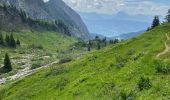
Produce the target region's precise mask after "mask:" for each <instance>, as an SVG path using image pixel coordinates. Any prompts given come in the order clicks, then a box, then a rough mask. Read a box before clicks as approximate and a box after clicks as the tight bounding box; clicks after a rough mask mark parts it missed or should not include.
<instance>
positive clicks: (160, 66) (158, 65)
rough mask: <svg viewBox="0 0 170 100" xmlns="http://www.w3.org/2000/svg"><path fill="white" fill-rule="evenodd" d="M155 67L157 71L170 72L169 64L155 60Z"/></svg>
mask: <svg viewBox="0 0 170 100" xmlns="http://www.w3.org/2000/svg"><path fill="white" fill-rule="evenodd" d="M155 68H156V71H157V73H163V74H170V64H165V63H161V62H156V64H155Z"/></svg>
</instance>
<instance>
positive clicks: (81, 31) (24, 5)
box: [0, 0, 89, 39]
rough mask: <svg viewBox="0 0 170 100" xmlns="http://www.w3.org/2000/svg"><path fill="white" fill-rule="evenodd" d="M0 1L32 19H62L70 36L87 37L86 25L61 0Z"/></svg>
mask: <svg viewBox="0 0 170 100" xmlns="http://www.w3.org/2000/svg"><path fill="white" fill-rule="evenodd" d="M0 3H5V4H8V5H14V6H16V7H17V8H18V9H22V10H23V11H25V12H26V14H27V16H29V17H31V18H34V19H45V20H62V21H64V22H65V23H66V24H67V25H68V26H69V29H70V31H71V34H72V36H75V37H77V38H81V39H87V38H89V32H88V30H87V27H86V26H85V24H84V23H83V21H82V19H81V18H80V16H79V15H78V14H77V13H76V12H75V11H74V10H72V9H71V8H70V7H68V6H67V5H66V4H65V3H64V2H63V1H62V0H50V1H49V2H46V3H45V2H43V1H42V0H0Z"/></svg>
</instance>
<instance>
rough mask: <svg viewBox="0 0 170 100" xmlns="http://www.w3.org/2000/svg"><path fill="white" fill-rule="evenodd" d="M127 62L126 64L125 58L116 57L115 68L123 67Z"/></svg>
mask: <svg viewBox="0 0 170 100" xmlns="http://www.w3.org/2000/svg"><path fill="white" fill-rule="evenodd" d="M127 62H128V61H127V58H123V57H121V56H118V57H116V64H115V66H116V67H118V68H121V67H124V66H125V64H126V63H127Z"/></svg>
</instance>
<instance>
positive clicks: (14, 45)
mask: <svg viewBox="0 0 170 100" xmlns="http://www.w3.org/2000/svg"><path fill="white" fill-rule="evenodd" d="M9 46H10V47H12V48H16V42H15V39H14V37H13V35H12V34H11V35H10V43H9Z"/></svg>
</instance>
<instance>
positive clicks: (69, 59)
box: [59, 58, 72, 64]
mask: <svg viewBox="0 0 170 100" xmlns="http://www.w3.org/2000/svg"><path fill="white" fill-rule="evenodd" d="M70 61H72V59H71V58H64V59H61V60H60V61H59V64H63V63H67V62H70Z"/></svg>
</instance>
